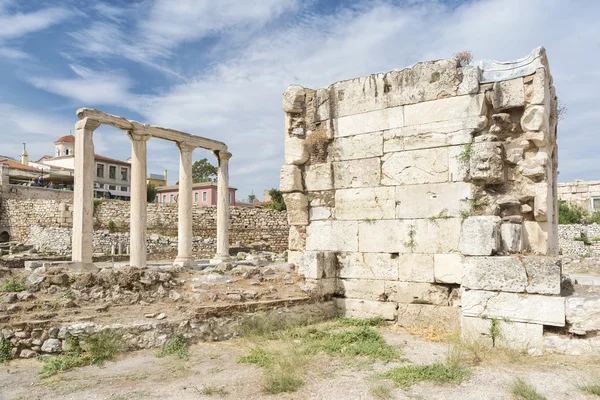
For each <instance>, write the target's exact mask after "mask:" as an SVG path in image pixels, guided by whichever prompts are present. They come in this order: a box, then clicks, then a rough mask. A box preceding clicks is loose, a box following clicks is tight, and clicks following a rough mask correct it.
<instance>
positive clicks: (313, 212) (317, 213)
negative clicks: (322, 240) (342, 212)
mask: <svg viewBox="0 0 600 400" xmlns="http://www.w3.org/2000/svg"><path fill="white" fill-rule="evenodd" d="M332 216H333V214H332V209H331V208H330V207H311V208H309V210H308V219H309V220H310V221H319V220H324V219H329V218H331V217H332Z"/></svg>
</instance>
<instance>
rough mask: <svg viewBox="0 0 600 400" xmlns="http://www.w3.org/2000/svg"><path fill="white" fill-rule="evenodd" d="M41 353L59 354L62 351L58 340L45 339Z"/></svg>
mask: <svg viewBox="0 0 600 400" xmlns="http://www.w3.org/2000/svg"><path fill="white" fill-rule="evenodd" d="M42 351H43V352H44V353H60V352H61V351H62V344H61V342H60V340H58V339H47V340H46V341H45V342H44V343H43V344H42Z"/></svg>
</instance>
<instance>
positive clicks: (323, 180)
mask: <svg viewBox="0 0 600 400" xmlns="http://www.w3.org/2000/svg"><path fill="white" fill-rule="evenodd" d="M304 183H305V185H306V190H307V191H309V192H312V191H318V190H330V189H333V171H332V165H331V163H324V164H312V165H307V166H306V168H305V170H304Z"/></svg>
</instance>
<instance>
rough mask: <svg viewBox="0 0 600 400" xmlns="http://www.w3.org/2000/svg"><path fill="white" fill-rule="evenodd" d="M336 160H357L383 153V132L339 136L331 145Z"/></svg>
mask: <svg viewBox="0 0 600 400" xmlns="http://www.w3.org/2000/svg"><path fill="white" fill-rule="evenodd" d="M330 152H331V153H332V154H333V159H334V160H335V161H343V160H357V159H361V158H371V157H379V156H381V155H383V133H367V134H364V135H356V136H352V137H344V138H338V139H335V140H334V141H333V145H332V146H331V147H330Z"/></svg>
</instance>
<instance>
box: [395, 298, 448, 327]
mask: <svg viewBox="0 0 600 400" xmlns="http://www.w3.org/2000/svg"><path fill="white" fill-rule="evenodd" d="M397 314H398V319H397V322H396V324H397V325H399V326H403V327H411V328H412V327H419V328H429V327H432V326H435V327H436V328H437V329H444V330H446V331H448V332H451V331H454V330H455V329H458V328H459V327H460V308H459V307H444V306H438V305H431V304H405V303H399V304H398V311H397Z"/></svg>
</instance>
